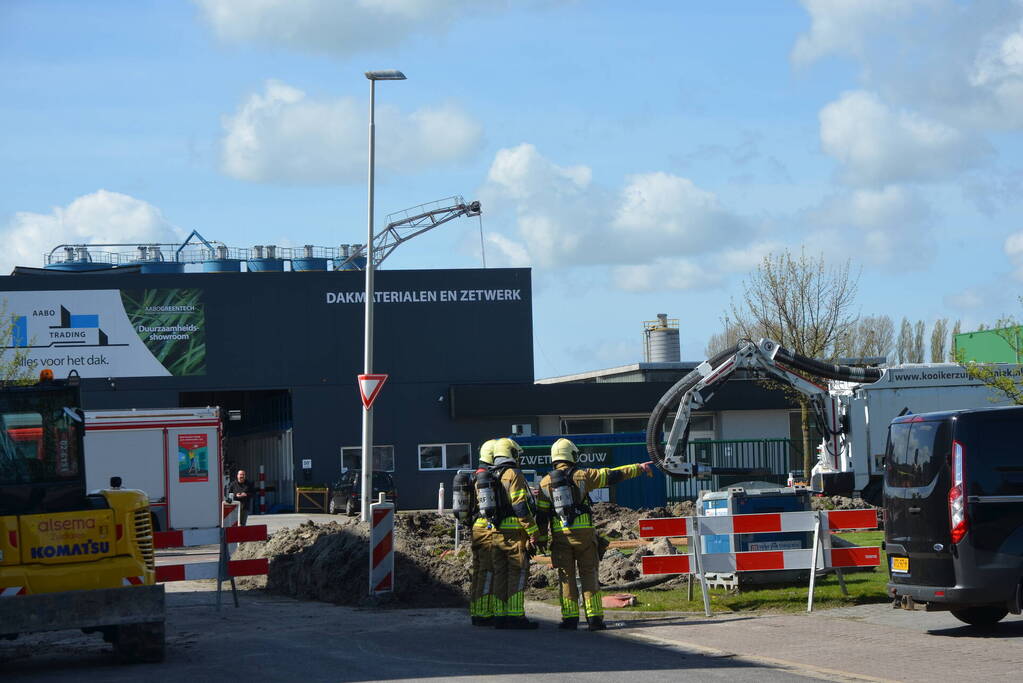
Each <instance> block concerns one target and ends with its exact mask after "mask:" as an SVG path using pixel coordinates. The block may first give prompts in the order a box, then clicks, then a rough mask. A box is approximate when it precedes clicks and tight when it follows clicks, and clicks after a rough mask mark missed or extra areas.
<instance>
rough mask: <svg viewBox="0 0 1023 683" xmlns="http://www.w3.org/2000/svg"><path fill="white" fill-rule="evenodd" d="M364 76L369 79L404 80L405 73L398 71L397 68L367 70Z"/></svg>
mask: <svg viewBox="0 0 1023 683" xmlns="http://www.w3.org/2000/svg"><path fill="white" fill-rule="evenodd" d="M366 78H368V79H369V80H371V81H404V80H405V74H403V73H402V72H400V71H398V70H397V69H387V70H384V71H367V72H366Z"/></svg>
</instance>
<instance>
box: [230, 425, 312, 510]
mask: <svg viewBox="0 0 1023 683" xmlns="http://www.w3.org/2000/svg"><path fill="white" fill-rule="evenodd" d="M224 451H225V453H224V457H225V460H226V461H227V462H230V463H231V467H232V470H235V471H237V470H240V469H244V470H245V471H246V472H247V473H248V478H249V479H251V480H252V481H253V482H257V481H258V478H259V476H258V475H259V466H260V465H263V467H264V468H265V472H266V485H267V487H268V488H270V487H273V489H274V490H273V491H271V492H268V493H267V494H266V505H267V510H269V509H271V508H272V507H273V506H275V505H279V506H283V507H292V508H293V507H294V505H295V479H294V471H295V466H294V461H293V460H292V445H291V430H290V429H287V430H284V431H280V432H263V433H261V434H247V435H245V436H234V437H230V438H228V439H227V440H226V445H225V447H224ZM230 476H231V477H232V478H233V477H234V471H232V472H231V473H230ZM257 486H258V484H257Z"/></svg>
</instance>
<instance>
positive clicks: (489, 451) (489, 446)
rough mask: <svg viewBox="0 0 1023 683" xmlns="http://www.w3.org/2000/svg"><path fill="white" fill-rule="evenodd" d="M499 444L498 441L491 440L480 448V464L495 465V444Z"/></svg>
mask: <svg viewBox="0 0 1023 683" xmlns="http://www.w3.org/2000/svg"><path fill="white" fill-rule="evenodd" d="M495 443H497V439H490V440H488V441H485V442H484V443H483V445H482V446H480V462H481V463H482V464H484V465H493V464H494V444H495Z"/></svg>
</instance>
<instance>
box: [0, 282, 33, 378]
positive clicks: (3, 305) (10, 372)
mask: <svg viewBox="0 0 1023 683" xmlns="http://www.w3.org/2000/svg"><path fill="white" fill-rule="evenodd" d="M16 322H17V321H16V319H15V317H14V316H11V315H8V313H7V299H3V298H0V382H13V383H15V384H23V383H25V382H28V381H31V379H32V371H31V370H30V369H29V368H28V363H27V361H28V349H24V348H18V347H15V346H14V326H15V324H16Z"/></svg>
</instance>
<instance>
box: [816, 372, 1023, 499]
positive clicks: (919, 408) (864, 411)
mask: <svg viewBox="0 0 1023 683" xmlns="http://www.w3.org/2000/svg"><path fill="white" fill-rule="evenodd" d="M988 367H994V368H996V369H997V370H999V371H1000V372H1004V373H1006V374H1009V375H1016V376H1018V374H1019V372H1020V371H1021V368H1020V366H1016V365H994V366H988ZM845 386H846V387H849V388H850V389H851V391H848V392H846V391H842V390H841V389H839V388H838V387H837V386H833V392H834V393H838V394H840V395H841V394H845V396H843V397H842V398H843V400H846V401H848V408H847V410H848V415H849V444H850V447H851V451H852V453H851V460H852V465H853V471H855V472H856V473H857V475H858V476H857V484H858V485H859V486H858V487H862V486H863V485H865V484H866V476H865V475H868V474H873V475H875V476H876V475H880V474H882V473H883V472H884V460H883V458H884V453H885V447H886V443H887V439H888V425H889V424H890V423H891V421H892V420H893V419H894V418H896V417H898V416H899V415H900V414H902V413H904V412H908V413H930V412H936V411H943V410H961V409H964V408H987V407H993V406H1004V405H1009V401H1007V400H1006V399H1005V396H1004V395H1003V394H1001V393H1000V392H998V391H996V390H994V389H992V388H991V387H988V386H986V385H984V384H983V383H982V382H980V381H979V380H976V379H971V378H970V377H969V376H968V375H967V374H966V370H965V369H963V367H962V366H960V365H956V364H953V363H936V364H913V365H898V366H893V367H890V368H886V369H885V370H884V374H883V375H882V376H881V378H880V379H879V380H877V381H876V382H873V383H871V384H855V385H848V384H846V385H845Z"/></svg>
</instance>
